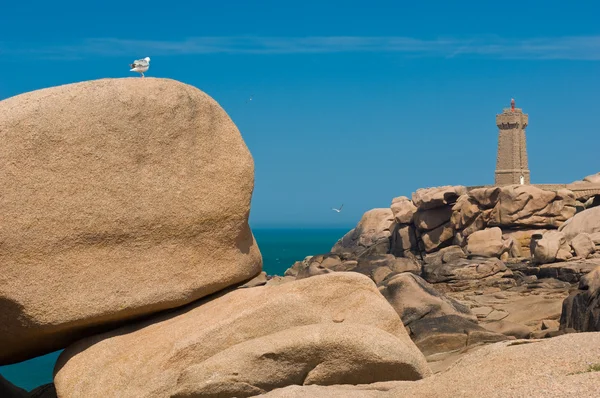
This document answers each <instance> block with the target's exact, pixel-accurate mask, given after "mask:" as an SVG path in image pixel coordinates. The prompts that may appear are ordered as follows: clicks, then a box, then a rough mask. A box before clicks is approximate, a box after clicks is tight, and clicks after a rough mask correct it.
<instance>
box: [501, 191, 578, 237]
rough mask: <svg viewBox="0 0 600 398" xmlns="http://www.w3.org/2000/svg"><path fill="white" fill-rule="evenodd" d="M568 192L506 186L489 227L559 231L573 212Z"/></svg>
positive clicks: (572, 202) (574, 210)
mask: <svg viewBox="0 0 600 398" xmlns="http://www.w3.org/2000/svg"><path fill="white" fill-rule="evenodd" d="M575 206H576V200H575V196H574V195H573V193H572V192H571V191H568V190H566V189H564V190H560V191H558V192H552V191H545V190H542V189H540V188H536V187H534V186H532V185H508V186H506V187H502V188H501V189H500V193H499V195H498V200H497V203H496V205H495V206H494V209H493V210H492V213H491V218H490V225H491V226H505V227H508V226H522V227H533V226H536V227H553V228H558V227H560V226H561V225H562V224H563V223H564V222H565V221H566V220H568V219H569V218H571V217H573V216H574V215H575V212H576V207H575Z"/></svg>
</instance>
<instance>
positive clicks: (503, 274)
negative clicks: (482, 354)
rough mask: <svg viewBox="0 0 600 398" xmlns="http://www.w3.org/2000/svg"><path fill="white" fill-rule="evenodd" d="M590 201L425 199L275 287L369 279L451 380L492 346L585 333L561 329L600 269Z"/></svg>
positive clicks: (539, 194) (448, 192) (445, 190)
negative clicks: (463, 359)
mask: <svg viewBox="0 0 600 398" xmlns="http://www.w3.org/2000/svg"><path fill="white" fill-rule="evenodd" d="M584 199H585V200H586V203H587V204H584V203H582V202H579V201H578V200H576V199H575V196H574V194H573V193H572V192H571V191H568V190H566V189H560V190H557V191H548V190H544V189H541V188H538V187H535V186H528V185H515V186H501V187H489V188H475V189H467V188H465V187H462V186H444V187H437V188H428V189H419V190H417V191H416V192H415V193H414V194H413V196H412V199H409V198H408V197H406V196H400V197H397V198H394V199H393V200H392V203H391V206H390V209H374V210H371V211H369V212H367V213H365V215H364V216H363V218H362V219H361V221H360V222H359V224H358V225H357V227H356V228H355V229H353V230H352V231H350V232H349V233H348V234H346V236H344V237H343V238H342V239H340V241H338V242H337V243H336V245H335V246H334V247H333V248H332V250H331V253H326V254H319V255H315V256H310V257H307V258H306V259H305V260H304V261H298V262H296V263H295V264H294V265H293V266H292V267H291V268H290V269H289V270H288V271H286V277H285V278H284V279H283V280H282V279H277V280H274V279H272V280H270V281H269V282H267V284H269V283H282V282H286V281H292V280H295V279H302V278H306V277H310V276H312V275H319V274H324V273H331V272H336V271H354V272H359V273H362V274H364V275H367V276H369V277H370V278H371V279H372V280H373V281H374V282H375V283H376V284H377V286H378V287H379V290H380V291H381V293H382V294H383V295H384V297H386V298H387V299H388V301H389V302H390V304H391V305H392V306H393V307H394V308H395V309H396V311H397V312H398V314H399V315H400V317H401V319H402V320H403V322H404V324H405V326H406V327H407V329H408V331H409V334H410V336H411V338H412V339H413V341H414V342H415V344H416V345H417V347H419V349H420V350H421V351H422V352H423V353H424V354H425V356H426V358H427V359H428V361H430V364H431V366H432V368H433V369H434V371H439V370H442V369H444V368H445V367H446V366H447V365H448V364H449V363H451V361H452V360H455V359H456V357H457V355H462V354H464V353H465V352H467V351H469V350H471V349H472V348H477V347H480V346H481V345H482V344H488V343H491V342H495V341H501V340H504V339H510V338H526V339H527V338H542V337H552V336H557V335H560V334H564V333H568V332H572V331H575V329H576V327H573V322H571V324H568V325H567V324H565V325H563V326H562V327H560V328H559V319H560V317H561V313H562V314H563V316H564V314H565V311H563V301H564V300H565V299H566V298H567V297H568V296H569V292H570V291H571V290H573V289H574V288H575V287H576V284H577V283H578V282H579V281H580V280H582V278H583V277H584V276H585V275H586V274H587V273H589V272H590V271H592V270H593V269H595V268H596V267H598V266H599V265H600V257H598V256H597V255H596V254H595V253H596V250H597V248H596V245H598V244H599V243H600V239H598V238H599V236H596V235H598V232H597V231H598V230H600V227H598V225H600V219H597V217H596V215H600V213H598V210H600V207H598V208H596V207H593V206H591V204H592V202H590V201H589V200H588V199H589V198H584ZM584 209H585V210H584ZM588 220H589V221H588ZM365 225H370V228H365V227H364V226H365ZM378 228H379V229H378ZM368 242H372V243H371V244H372V246H371V247H369V243H368ZM585 294H588V293H581V294H580V296H581V297H583V295H585ZM580 296H577V297H580ZM572 297H575V295H573V296H572ZM586 297H587V296H586ZM570 300H572V301H573V300H574V303H575V304H573V305H572V306H573V308H575V309H573V311H572V312H573V314H574V315H573V317H575V318H577V319H582V318H583V317H587V316H588V313H590V311H592V310H591V309H589V308H588V307H585V308H583V307H581V306H578V305H579V304H578V303H579V302H580V301H581V302H583V298H581V299H572V298H571V299H570ZM578 300H579V301H578ZM411 303H412V304H411ZM565 303H567V301H565ZM565 305H566V304H565ZM592 308H595V307H593V306H592ZM594 319H595V318H594ZM574 322H576V321H574ZM588 323H589V322H588ZM592 323H593V322H592ZM579 330H590V329H581V328H580V329H579ZM476 336H477V337H476Z"/></svg>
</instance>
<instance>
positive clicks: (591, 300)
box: [560, 267, 600, 332]
mask: <svg viewBox="0 0 600 398" xmlns="http://www.w3.org/2000/svg"><path fill="white" fill-rule="evenodd" d="M560 328H561V329H567V328H572V329H575V330H577V331H579V332H598V331H600V267H597V268H596V269H595V270H594V271H592V272H590V273H589V274H587V275H586V276H584V277H583V278H582V279H581V281H580V282H579V289H578V290H576V291H574V292H573V293H571V294H570V295H569V297H567V298H566V299H565V301H564V302H563V307H562V314H561V317H560Z"/></svg>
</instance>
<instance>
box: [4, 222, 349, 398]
mask: <svg viewBox="0 0 600 398" xmlns="http://www.w3.org/2000/svg"><path fill="white" fill-rule="evenodd" d="M350 229H351V228H343V227H287V226H278V227H258V228H252V232H253V234H254V237H255V239H256V242H257V244H258V247H259V249H260V252H261V254H262V257H263V271H265V272H266V273H267V275H283V273H284V272H285V270H286V269H288V268H289V267H291V266H292V265H293V264H294V262H295V261H299V260H303V259H304V258H305V257H306V256H310V255H315V254H321V253H327V252H329V251H330V250H331V248H332V247H333V245H334V244H335V243H336V242H337V241H338V239H340V238H341V237H342V236H344V234H345V233H347V232H348V231H349V230H350ZM61 352H62V350H61V351H56V352H53V353H50V354H47V355H43V356H40V357H37V358H33V359H30V360H28V361H24V362H20V363H16V364H13V365H6V366H0V375H2V376H3V377H4V378H5V379H6V380H8V381H10V382H11V383H13V384H14V385H16V386H18V387H20V388H23V389H25V390H27V391H31V390H32V389H34V388H36V387H38V386H41V385H44V384H48V383H51V382H52V372H53V370H54V364H55V363H56V359H57V358H58V356H59V355H60V353H61Z"/></svg>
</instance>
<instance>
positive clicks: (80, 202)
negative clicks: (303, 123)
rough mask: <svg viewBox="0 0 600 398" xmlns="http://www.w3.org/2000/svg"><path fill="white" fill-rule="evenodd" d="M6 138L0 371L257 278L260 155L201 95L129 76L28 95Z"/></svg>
mask: <svg viewBox="0 0 600 398" xmlns="http://www.w3.org/2000/svg"><path fill="white" fill-rule="evenodd" d="M0 138H1V140H2V146H1V147H0V158H2V164H1V166H0V167H1V169H2V172H1V173H0V185H1V186H2V201H0V213H2V215H3V219H4V220H7V221H6V222H2V223H0V242H2V245H1V246H0V256H1V257H2V261H1V262H0V314H2V315H0V317H1V320H0V364H7V363H12V362H17V361H21V360H24V359H27V358H31V357H34V356H37V355H41V354H44V353H47V352H51V351H54V350H57V349H59V348H62V347H65V346H66V345H67V344H69V343H71V342H73V341H76V340H77V339H79V338H81V337H83V336H86V335H89V334H90V333H92V331H93V332H97V331H98V330H99V328H102V327H103V326H107V327H108V326H110V325H114V324H115V323H119V322H122V321H125V320H131V319H134V318H137V317H140V316H143V315H148V314H151V313H154V312H157V311H161V310H165V309H169V308H174V307H178V306H181V305H184V304H186V303H189V302H192V301H194V300H197V299H199V298H201V297H203V296H206V295H209V294H211V293H214V292H217V291H219V290H221V289H223V288H226V287H227V286H230V285H233V284H236V283H240V282H243V281H245V280H247V279H250V278H252V277H254V276H255V275H257V274H258V273H259V272H260V271H261V256H260V252H259V250H258V247H257V245H256V243H255V241H254V238H253V236H252V233H251V231H250V228H249V226H248V213H249V208H250V199H251V195H252V190H253V186H254V166H253V160H252V156H251V155H250V152H249V151H248V148H247V147H246V145H245V143H244V141H243V139H242V137H241V136H240V133H239V131H238V129H237V128H236V126H235V124H234V123H233V122H232V121H231V119H230V118H229V116H228V115H227V114H226V113H225V111H224V110H223V109H222V108H221V107H220V106H219V104H217V103H216V102H215V101H214V100H213V99H212V98H210V97H209V96H208V95H206V94H205V93H203V92H201V91H200V90H198V89H196V88H194V87H191V86H188V85H186V84H183V83H179V82H176V81H173V80H168V79H153V78H147V79H133V78H131V79H104V80H96V81H90V82H84V83H77V84H70V85H65V86H60V87H54V88H48V89H44V90H39V91H34V92H30V93H26V94H22V95H19V96H16V97H13V98H9V99H6V100H4V101H2V102H0ZM25 198H26V200H25Z"/></svg>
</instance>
